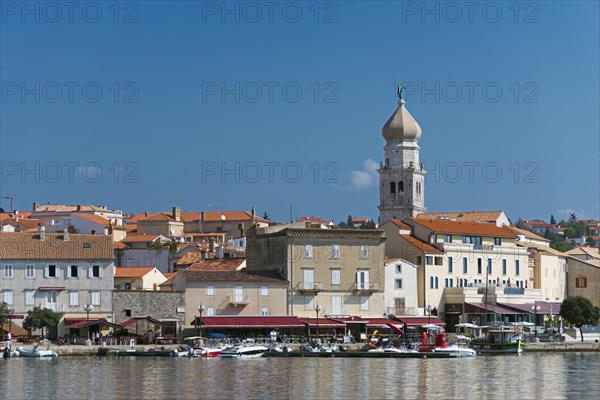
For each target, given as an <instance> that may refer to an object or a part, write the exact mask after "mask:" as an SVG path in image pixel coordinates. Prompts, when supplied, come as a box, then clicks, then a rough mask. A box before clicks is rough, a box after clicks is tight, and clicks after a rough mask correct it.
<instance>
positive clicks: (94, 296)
mask: <svg viewBox="0 0 600 400" xmlns="http://www.w3.org/2000/svg"><path fill="white" fill-rule="evenodd" d="M90 301H91V304H92V305H93V306H99V305H100V291H99V290H92V291H91V292H90Z"/></svg>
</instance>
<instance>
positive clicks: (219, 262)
mask: <svg viewBox="0 0 600 400" xmlns="http://www.w3.org/2000/svg"><path fill="white" fill-rule="evenodd" d="M244 261H246V260H245V259H243V258H223V259H212V260H204V261H199V262H196V263H194V264H192V265H191V266H190V267H189V268H187V269H186V271H237V270H238V269H239V268H240V266H241V265H242V264H243V263H244Z"/></svg>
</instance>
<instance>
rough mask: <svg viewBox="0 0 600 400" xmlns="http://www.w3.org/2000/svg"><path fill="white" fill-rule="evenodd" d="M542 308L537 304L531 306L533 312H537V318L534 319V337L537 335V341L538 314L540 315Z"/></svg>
mask: <svg viewBox="0 0 600 400" xmlns="http://www.w3.org/2000/svg"><path fill="white" fill-rule="evenodd" d="M540 308H541V307H540V306H538V305H535V304H534V305H532V306H531V311H533V312H535V317H534V320H533V323H534V325H533V327H534V328H535V334H534V335H535V338H536V339H537V313H538V311H540Z"/></svg>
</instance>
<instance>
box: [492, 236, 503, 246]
mask: <svg viewBox="0 0 600 400" xmlns="http://www.w3.org/2000/svg"><path fill="white" fill-rule="evenodd" d="M494 244H495V245H496V246H500V245H501V244H502V239H500V238H498V237H496V238H494Z"/></svg>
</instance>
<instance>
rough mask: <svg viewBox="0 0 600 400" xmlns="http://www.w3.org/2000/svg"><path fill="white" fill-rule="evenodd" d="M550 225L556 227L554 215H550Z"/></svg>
mask: <svg viewBox="0 0 600 400" xmlns="http://www.w3.org/2000/svg"><path fill="white" fill-rule="evenodd" d="M550 223H551V224H552V225H556V218H554V215H552V214H551V215H550Z"/></svg>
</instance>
